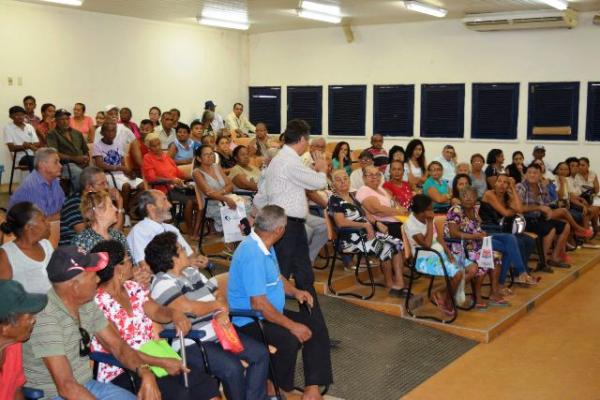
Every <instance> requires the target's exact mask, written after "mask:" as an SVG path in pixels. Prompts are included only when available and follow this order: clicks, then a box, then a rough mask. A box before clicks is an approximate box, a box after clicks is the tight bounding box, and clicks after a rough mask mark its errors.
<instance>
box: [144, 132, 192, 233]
mask: <svg viewBox="0 0 600 400" xmlns="http://www.w3.org/2000/svg"><path fill="white" fill-rule="evenodd" d="M146 146H148V149H149V151H148V153H147V154H146V155H145V156H144V163H143V168H142V173H143V175H144V179H145V180H146V182H148V183H149V184H150V185H153V186H154V188H155V189H157V190H160V191H161V192H163V193H165V194H167V196H168V197H169V200H171V201H177V202H179V203H181V204H183V205H184V210H183V218H184V220H185V225H186V227H187V229H188V231H191V230H192V229H193V226H194V224H193V217H194V201H195V199H196V195H195V193H194V189H193V188H190V187H189V186H186V184H185V182H184V179H185V178H186V176H185V175H184V173H183V172H182V171H181V170H180V169H179V168H177V165H176V164H175V161H173V159H172V158H171V157H169V155H168V154H167V153H166V152H165V151H163V150H162V145H161V142H160V136H159V135H158V133H155V132H152V133H150V134H148V135H147V136H146Z"/></svg>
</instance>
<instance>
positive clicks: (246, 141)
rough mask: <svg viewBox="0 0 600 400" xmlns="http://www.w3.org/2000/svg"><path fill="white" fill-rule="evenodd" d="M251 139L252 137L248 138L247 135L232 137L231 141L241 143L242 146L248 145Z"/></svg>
mask: <svg viewBox="0 0 600 400" xmlns="http://www.w3.org/2000/svg"><path fill="white" fill-rule="evenodd" d="M251 140H252V138H249V137H239V138H234V139H233V143H235V144H237V145H242V146H246V147H248V145H249V144H250V141H251Z"/></svg>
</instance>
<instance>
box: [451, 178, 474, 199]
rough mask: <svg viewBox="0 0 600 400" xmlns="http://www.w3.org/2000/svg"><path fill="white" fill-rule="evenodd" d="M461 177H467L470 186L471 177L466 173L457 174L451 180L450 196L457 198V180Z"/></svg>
mask: <svg viewBox="0 0 600 400" xmlns="http://www.w3.org/2000/svg"><path fill="white" fill-rule="evenodd" d="M461 178H467V181H468V182H469V186H471V177H470V176H469V175H467V174H458V175H456V176H455V177H454V179H453V180H452V197H456V198H458V180H459V179H461Z"/></svg>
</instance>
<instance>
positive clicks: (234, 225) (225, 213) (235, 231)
mask: <svg viewBox="0 0 600 400" xmlns="http://www.w3.org/2000/svg"><path fill="white" fill-rule="evenodd" d="M236 204H237V208H236V209H235V210H232V209H231V208H229V207H228V206H223V207H221V223H222V224H223V240H224V242H225V243H234V242H241V241H242V240H243V239H244V236H243V235H242V231H241V230H240V221H241V220H242V219H243V218H246V206H245V205H244V203H243V202H236Z"/></svg>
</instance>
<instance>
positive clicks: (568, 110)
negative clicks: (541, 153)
mask: <svg viewBox="0 0 600 400" xmlns="http://www.w3.org/2000/svg"><path fill="white" fill-rule="evenodd" d="M578 111H579V82H539V83H530V84H529V106H528V121H527V139H529V140H570V141H575V140H577V130H578V124H579V121H578Z"/></svg>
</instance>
